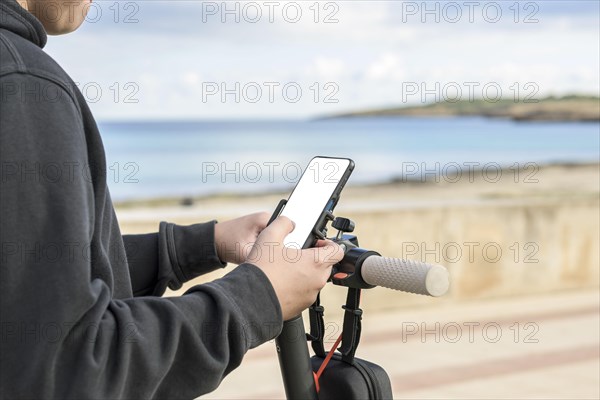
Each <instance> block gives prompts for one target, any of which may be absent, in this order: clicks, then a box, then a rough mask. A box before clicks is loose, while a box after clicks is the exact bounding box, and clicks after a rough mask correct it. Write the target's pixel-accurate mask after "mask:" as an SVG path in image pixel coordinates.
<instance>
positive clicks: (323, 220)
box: [269, 156, 354, 249]
mask: <svg viewBox="0 0 600 400" xmlns="http://www.w3.org/2000/svg"><path fill="white" fill-rule="evenodd" d="M315 158H331V159H337V160H340V159H341V160H348V161H350V163H349V164H348V168H346V171H344V175H342V179H340V181H339V182H338V184H337V186H336V188H335V190H334V191H333V194H332V195H331V197H329V200H327V203H325V206H324V207H323V210H322V211H321V215H320V216H319V218H318V219H317V222H316V223H315V226H314V227H313V229H312V231H311V233H310V235H309V236H308V238H307V239H306V242H305V243H304V245H303V246H302V248H303V249H307V248H310V247H313V246H314V245H315V244H316V242H317V240H319V239H325V238H326V237H327V229H326V227H327V222H328V221H330V220H332V219H333V214H332V213H333V210H334V209H335V206H336V205H337V203H338V201H339V199H340V195H341V194H342V190H343V189H344V186H346V182H348V178H350V175H351V174H352V171H354V161H353V160H352V159H350V158H344V157H327V156H315V157H313V158H312V159H311V161H312V160H314V159H315ZM309 165H310V163H309ZM305 173H306V170H305V171H304V173H303V174H302V176H301V177H300V179H302V177H304V174H305ZM295 190H296V187H294V190H292V193H291V194H290V196H289V197H288V199H290V198H291V197H292V196H293V195H294V191H295ZM286 204H287V200H281V201H280V202H279V205H278V206H277V208H276V209H275V212H274V213H273V215H272V216H271V219H270V220H269V224H271V222H273V221H274V220H275V218H277V217H278V216H279V215H280V214H281V211H283V209H284V208H285V205H286Z"/></svg>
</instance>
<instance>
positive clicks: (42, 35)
mask: <svg viewBox="0 0 600 400" xmlns="http://www.w3.org/2000/svg"><path fill="white" fill-rule="evenodd" d="M0 29H6V30H7V31H10V32H13V33H15V34H17V35H19V36H21V37H23V38H24V39H27V40H29V41H30V42H32V43H35V44H36V45H37V46H39V47H41V48H43V47H44V46H45V45H46V41H47V39H48V36H47V35H46V30H45V29H44V27H43V26H42V23H41V22H40V21H39V20H38V19H37V18H36V17H34V16H33V14H31V13H29V12H28V11H26V10H25V9H24V8H23V7H21V6H20V5H19V4H18V3H17V2H16V0H0Z"/></svg>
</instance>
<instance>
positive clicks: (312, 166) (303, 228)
mask: <svg viewBox="0 0 600 400" xmlns="http://www.w3.org/2000/svg"><path fill="white" fill-rule="evenodd" d="M353 170H354V161H352V160H351V159H349V158H334V157H324V156H318V157H315V158H313V159H312V160H311V161H310V163H309V165H308V167H307V168H306V170H305V171H304V173H303V174H302V177H300V180H299V181H298V183H297V184H296V187H295V188H294V190H293V191H292V194H291V195H290V197H289V198H288V200H287V203H286V204H285V206H284V208H283V210H282V211H281V213H280V215H284V216H286V217H288V218H289V219H291V220H292V221H294V223H295V224H296V227H295V228H294V230H293V231H292V232H291V233H290V234H289V235H288V236H286V238H285V239H284V245H285V246H287V247H294V248H302V249H305V248H309V247H313V246H314V245H315V243H316V241H317V239H319V236H320V235H319V233H318V232H323V229H324V228H325V226H326V225H327V219H326V218H325V217H324V215H325V212H326V211H333V209H334V208H335V206H336V204H337V202H338V200H339V197H340V194H341V192H342V189H343V188H344V185H345V184H346V182H347V181H348V178H349V177H350V174H351V173H352V171H353Z"/></svg>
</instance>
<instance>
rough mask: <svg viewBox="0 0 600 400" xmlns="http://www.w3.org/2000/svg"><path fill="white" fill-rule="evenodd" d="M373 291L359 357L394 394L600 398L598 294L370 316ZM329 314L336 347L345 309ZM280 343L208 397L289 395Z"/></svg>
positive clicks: (257, 353)
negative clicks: (383, 374)
mask: <svg viewBox="0 0 600 400" xmlns="http://www.w3.org/2000/svg"><path fill="white" fill-rule="evenodd" d="M368 296H369V292H368V291H367V292H366V293H365V294H364V297H363V298H364V301H363V303H364V309H365V317H364V319H363V324H364V325H363V337H362V341H361V345H360V347H359V350H358V354H357V355H358V356H359V357H361V358H366V359H369V360H371V361H374V362H376V363H379V364H381V365H382V366H384V367H385V368H386V370H387V371H388V373H389V375H390V377H391V379H392V386H393V389H394V396H395V398H396V399H471V398H472V399H598V398H600V378H599V377H600V339H599V338H600V329H599V328H600V292H598V291H597V290H587V291H568V292H559V293H550V294H544V295H535V296H521V297H513V298H501V299H493V300H485V301H469V302H464V303H454V304H444V305H441V306H433V307H432V306H428V307H420V308H417V307H412V308H406V309H400V310H397V311H391V312H372V313H369V300H368ZM328 311H329V312H327V314H326V318H327V320H328V324H327V328H328V331H327V336H328V337H327V339H328V340H329V342H330V343H332V342H333V340H334V339H335V338H336V337H337V335H338V334H339V325H338V322H340V321H341V312H339V311H337V310H328ZM274 347H275V346H274V344H272V343H267V344H265V345H263V346H261V347H260V348H258V349H255V350H252V351H250V352H249V353H248V354H247V355H246V358H245V360H244V362H243V364H242V366H241V367H240V368H239V369H238V370H236V371H234V372H233V373H232V374H231V375H230V376H228V377H227V378H226V379H225V381H224V382H223V384H222V386H221V387H220V388H219V389H218V390H217V391H215V392H213V393H211V394H210V395H207V396H205V398H212V399H281V398H284V392H283V387H282V384H281V378H280V373H279V369H278V363H277V356H276V352H275V348H274ZM199 378H200V379H201V377H199Z"/></svg>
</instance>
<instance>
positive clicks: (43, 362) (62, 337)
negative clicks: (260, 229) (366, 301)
mask: <svg viewBox="0 0 600 400" xmlns="http://www.w3.org/2000/svg"><path fill="white" fill-rule="evenodd" d="M8 81H10V83H11V84H15V85H31V84H37V83H40V84H44V85H50V86H52V85H54V83H53V82H51V81H48V80H45V79H44V78H41V77H34V76H29V75H27V74H23V73H19V74H10V75H4V76H2V77H1V78H0V84H2V85H3V84H4V83H6V82H8ZM53 89H55V90H57V91H59V92H60V91H61V90H63V89H62V88H61V87H58V86H57V87H54V88H53ZM62 94H63V96H61V97H60V98H59V99H58V100H57V101H53V102H39V101H26V100H23V99H22V101H4V100H3V101H2V104H1V111H0V136H1V140H2V143H1V146H0V159H1V161H2V166H3V168H9V170H6V169H4V170H3V178H2V190H1V191H0V213H1V221H2V223H1V232H0V237H1V239H0V242H1V244H2V254H1V268H0V275H1V278H0V296H1V297H0V315H1V317H2V340H1V341H0V359H1V360H2V371H1V374H0V398H11V399H13V398H15V399H17V398H29V399H32V398H45V399H48V398H62V399H81V398H94V399H119V398H127V399H150V398H177V399H183V398H194V397H196V396H199V395H201V394H203V393H207V392H210V391H212V390H214V389H215V388H216V387H217V386H218V385H219V383H220V382H221V380H222V379H223V378H224V377H225V376H226V375H227V374H228V373H229V372H230V371H231V370H233V369H234V368H236V367H237V366H238V365H239V364H240V363H241V361H242V358H243V356H244V353H246V352H247V351H248V349H250V348H252V347H255V346H258V345H259V344H261V343H264V342H266V341H268V340H270V339H272V338H274V337H275V336H276V335H277V334H278V333H279V331H280V330H281V327H282V316H281V309H280V306H279V303H278V301H277V298H276V295H275V292H274V290H273V287H272V286H271V284H270V282H269V280H268V278H267V277H266V275H265V274H264V273H263V272H262V271H261V270H260V269H258V268H257V267H256V266H254V265H251V264H242V265H241V266H239V267H237V268H236V269H234V270H233V271H232V272H230V273H229V274H228V275H226V276H225V277H224V278H222V279H219V280H216V281H214V282H211V283H208V284H204V285H199V286H195V287H193V288H192V289H191V290H189V291H188V292H187V293H186V294H185V295H183V296H181V297H176V298H159V297H134V298H128V299H123V300H116V299H114V298H113V295H112V290H111V287H110V285H109V284H107V281H106V279H108V278H106V277H101V276H95V275H94V274H92V268H91V265H92V263H93V262H94V257H93V256H92V257H90V254H88V253H87V252H86V251H80V250H81V249H86V250H89V243H90V241H91V240H92V237H93V235H94V229H93V226H94V224H95V220H94V206H95V205H94V195H93V190H94V189H93V186H92V183H91V182H90V180H89V179H86V178H85V177H84V176H82V174H71V175H70V176H69V179H66V178H65V179H53V178H52V179H45V180H43V181H40V179H39V178H40V176H41V175H40V174H39V171H40V169H39V168H47V172H48V173H51V172H52V171H55V170H54V169H52V168H55V167H57V166H61V165H72V164H69V163H86V162H87V147H86V138H85V136H84V133H83V126H82V121H81V119H80V114H79V110H78V107H77V106H76V104H75V103H74V102H73V100H72V99H71V98H70V97H69V94H68V93H67V92H63V93H62ZM65 163H66V164H65ZM48 176H50V175H48ZM53 176H54V175H53ZM165 229H168V228H167V227H165ZM173 235H174V236H175V237H176V236H177V230H176V229H175V227H173ZM113 240H114V239H113ZM117 240H119V241H120V240H121V237H120V236H119V237H118V239H117ZM91 251H92V252H100V251H105V249H104V248H98V249H91ZM159 251H160V247H159ZM188 257H192V258H193V255H191V254H188ZM191 261H193V260H191ZM111 262H115V263H116V262H119V261H118V260H115V261H111ZM179 262H180V263H184V264H185V262H186V260H183V261H182V260H179ZM196 272H198V271H196ZM186 274H187V272H186ZM182 276H184V277H185V275H182Z"/></svg>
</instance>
